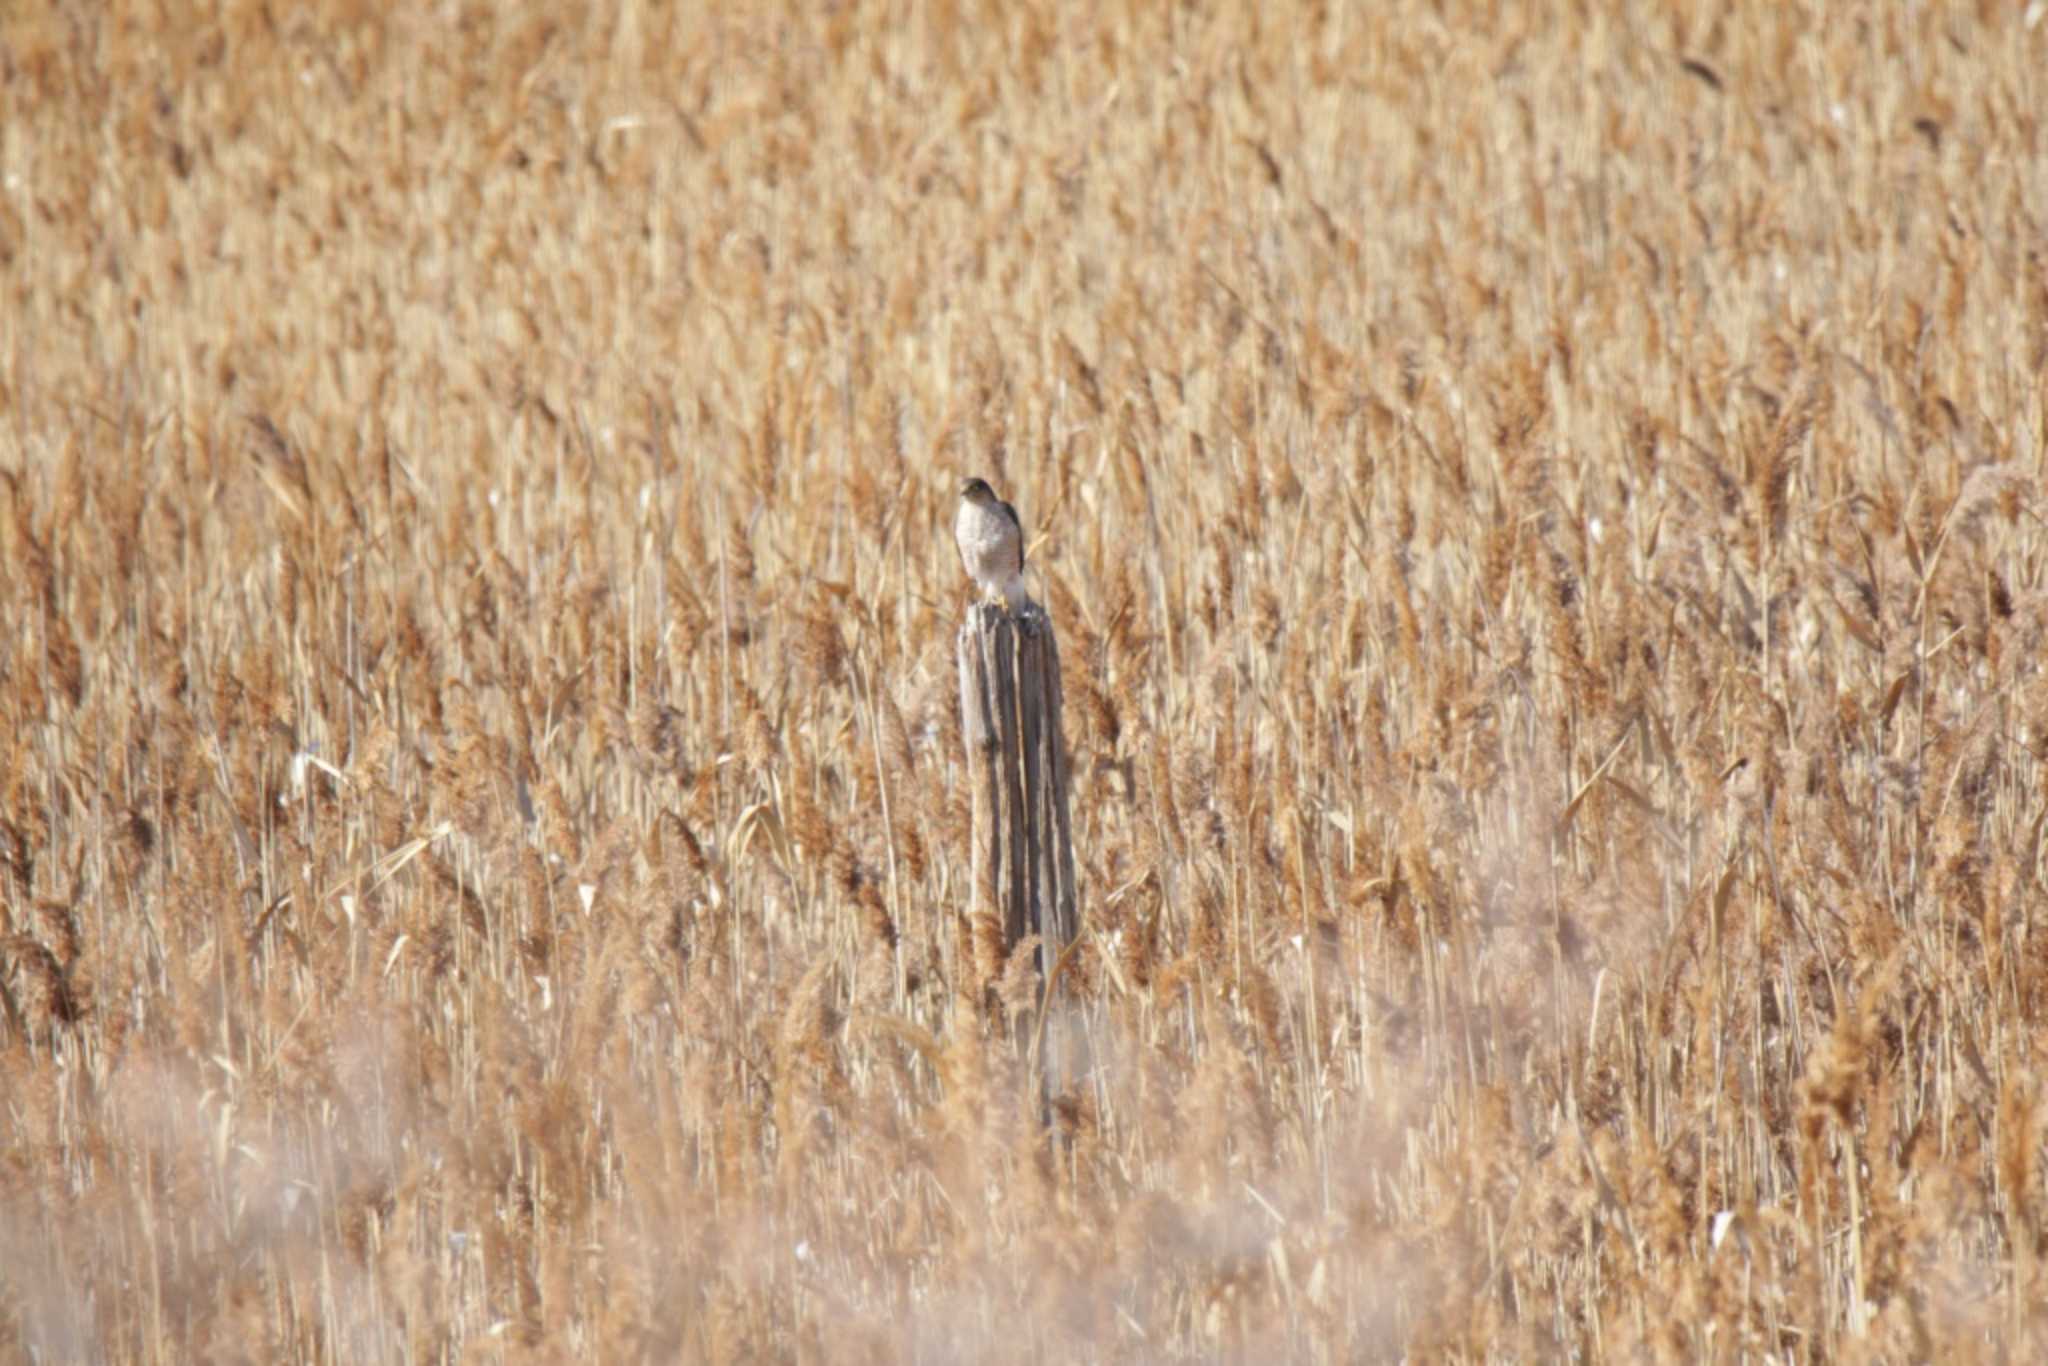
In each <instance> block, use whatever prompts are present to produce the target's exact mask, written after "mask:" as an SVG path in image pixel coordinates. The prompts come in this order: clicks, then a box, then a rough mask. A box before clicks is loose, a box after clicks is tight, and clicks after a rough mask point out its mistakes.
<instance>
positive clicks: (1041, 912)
mask: <svg viewBox="0 0 2048 1366" xmlns="http://www.w3.org/2000/svg"><path fill="white" fill-rule="evenodd" d="M959 658H960V724H961V730H962V732H963V733H964V734H965V736H966V740H967V765H968V773H969V781H970V782H972V783H973V784H974V846H975V856H976V864H975V872H974V913H975V921H976V925H977V927H978V928H979V927H981V926H985V925H988V924H989V923H990V921H992V920H996V919H997V918H999V919H1000V923H1001V925H1002V935H1003V943H1002V952H1003V953H1004V954H1006V955H1007V954H1008V953H1009V952H1010V951H1012V950H1013V949H1014V948H1015V947H1016V945H1017V944H1018V943H1019V942H1020V941H1021V940H1023V939H1024V937H1025V936H1027V935H1033V934H1035V935H1037V936H1038V939H1039V949H1038V971H1039V980H1040V982H1041V984H1042V987H1041V999H1040V1003H1039V1022H1038V1030H1039V1034H1040V1044H1041V1052H1040V1057H1041V1060H1042V1061H1043V1063H1044V1066H1045V1072H1044V1078H1045V1088H1046V1091H1047V1093H1048V1095H1057V1094H1058V1093H1059V1092H1060V1091H1062V1090H1064V1089H1065V1087H1066V1085H1067V1083H1068V1082H1069V1081H1070V1080H1071V1075H1070V1069H1069V1058H1070V1054H1071V1052H1072V1047H1071V1041H1070V1040H1069V1039H1068V1038H1067V1034H1068V1031H1067V1030H1066V1029H1065V1028H1064V1027H1053V1028H1050V1029H1049V1028H1048V1025H1049V1024H1053V1025H1056V1026H1057V1024H1058V1022H1057V1020H1056V1019H1055V1015H1056V1012H1055V1010H1054V997H1055V993H1056V991H1057V989H1058V986H1059V980H1058V973H1057V969H1058V966H1059V964H1060V955H1061V954H1062V953H1063V952H1064V951H1065V949H1066V948H1067V946H1068V945H1070V944H1072V943H1073V941H1074V936H1075V935H1076V934H1077V933H1078V931H1079V924H1078V922H1077V918H1076V912H1075V909H1074V848H1073V839H1072V834H1071V828H1070V826H1069V823H1068V819H1067V746H1066V734H1065V731H1064V730H1063V729H1062V728H1061V726H1060V647H1059V641H1058V639H1057V638H1056V637H1055V636H1054V635H1053V629H1052V618H1050V617H1048V616H1047V615H1046V613H1045V609H1044V608H1043V607H1040V606H1039V605H1038V604H1037V603H1035V602H1029V601H1027V602H1025V603H1024V604H1023V606H1021V607H1019V608H1017V609H1016V610H1014V611H1013V610H1011V609H1010V608H1008V607H1005V606H1004V605H1003V604H1001V603H997V602H988V601H982V602H977V603H976V604H975V605H974V606H973V607H971V608H969V609H968V612H967V619H966V620H965V621H964V622H962V623H961V625H960V640H959ZM996 966H998V967H1000V964H997V965H996Z"/></svg>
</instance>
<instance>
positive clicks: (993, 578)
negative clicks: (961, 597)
mask: <svg viewBox="0 0 2048 1366" xmlns="http://www.w3.org/2000/svg"><path fill="white" fill-rule="evenodd" d="M953 537H954V539H955V540H957V541H959V542H960V561H961V563H963V564H965V565H966V566H967V575H968V577H969V578H971V579H973V580H974V582H975V584H976V585H977V586H978V587H979V588H980V589H981V592H982V596H983V597H986V598H989V599H991V600H998V599H999V600H1001V601H1002V602H1003V603H1004V604H1005V605H1006V606H1008V607H1009V609H1010V610H1011V611H1012V612H1015V611H1019V610H1021V609H1022V608H1023V606H1024V604H1025V603H1026V602H1027V601H1028V599H1027V598H1026V597H1025V596H1024V526H1023V524H1022V523H1020V522H1019V521H1018V520H1017V509H1015V508H1013V507H1011V506H1010V505H1009V504H1008V503H1006V502H1004V501H1003V500H1002V499H1000V498H998V497H996V491H995V490H994V489H992V488H990V487H989V486H988V480H986V479H970V480H968V481H967V482H966V483H964V484H962V485H961V486H960V511H959V514H958V515H957V516H955V517H954V518H953Z"/></svg>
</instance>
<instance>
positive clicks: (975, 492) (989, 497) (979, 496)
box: [960, 478, 996, 503]
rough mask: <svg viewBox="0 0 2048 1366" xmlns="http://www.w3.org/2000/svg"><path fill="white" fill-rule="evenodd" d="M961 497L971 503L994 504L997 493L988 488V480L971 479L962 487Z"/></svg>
mask: <svg viewBox="0 0 2048 1366" xmlns="http://www.w3.org/2000/svg"><path fill="white" fill-rule="evenodd" d="M960 496H961V497H962V498H964V499H966V500H967V501H968V502H970V503H993V502H995V501H996V491H995V490H994V489H992V488H990V487H989V486H988V480H986V479H980V478H976V479H969V480H968V481H967V482H966V483H964V484H962V485H961V486H960Z"/></svg>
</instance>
